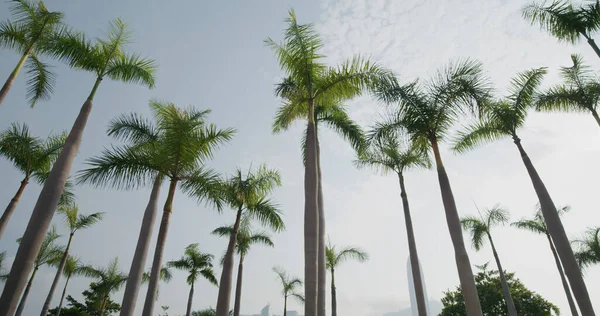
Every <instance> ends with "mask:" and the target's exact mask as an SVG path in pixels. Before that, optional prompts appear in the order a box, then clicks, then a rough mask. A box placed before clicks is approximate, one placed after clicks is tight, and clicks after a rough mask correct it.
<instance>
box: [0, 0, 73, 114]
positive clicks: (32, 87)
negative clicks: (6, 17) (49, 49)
mask: <svg viewBox="0 0 600 316" xmlns="http://www.w3.org/2000/svg"><path fill="white" fill-rule="evenodd" d="M11 3H12V6H11V8H10V10H11V12H12V16H13V19H12V21H6V22H2V23H0V47H5V48H8V49H11V50H14V51H16V52H17V53H18V54H20V55H21V59H19V62H18V63H17V65H16V66H15V69H13V71H12V72H11V73H10V75H9V76H8V79H6V82H5V83H4V85H3V86H2V89H0V104H2V101H3V100H4V98H5V97H6V95H7V94H8V91H9V90H10V88H11V86H12V85H13V82H14V81H15V79H16V78H17V75H18V74H19V71H20V70H21V68H22V67H23V65H25V63H27V65H26V67H27V72H28V74H29V76H30V78H29V79H28V80H27V85H28V87H27V97H28V98H29V104H30V105H31V106H32V107H33V106H34V105H35V103H36V102H37V101H38V100H40V99H48V98H50V94H52V90H54V74H52V72H50V70H48V68H49V66H48V64H46V63H44V62H42V61H41V60H40V59H39V55H40V54H43V53H44V52H45V50H46V47H45V45H46V44H47V42H48V41H49V40H50V38H52V37H53V36H54V35H55V33H56V32H57V31H58V28H59V27H60V26H61V20H62V18H63V16H64V15H63V13H61V12H51V11H48V9H47V8H46V5H44V2H42V1H37V3H33V2H30V1H28V0H13V1H11Z"/></svg>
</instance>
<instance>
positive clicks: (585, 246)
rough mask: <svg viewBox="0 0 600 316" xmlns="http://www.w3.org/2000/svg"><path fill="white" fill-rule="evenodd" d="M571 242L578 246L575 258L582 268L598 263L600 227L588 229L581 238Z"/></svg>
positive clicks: (599, 259)
mask: <svg viewBox="0 0 600 316" xmlns="http://www.w3.org/2000/svg"><path fill="white" fill-rule="evenodd" d="M573 243H574V244H575V245H576V246H578V247H579V249H578V250H577V251H575V259H577V263H579V265H580V266H581V268H582V269H583V268H587V267H589V266H591V265H594V264H599V263H600V227H594V228H590V229H588V231H587V232H586V233H585V235H584V237H583V238H581V239H576V240H574V241H573Z"/></svg>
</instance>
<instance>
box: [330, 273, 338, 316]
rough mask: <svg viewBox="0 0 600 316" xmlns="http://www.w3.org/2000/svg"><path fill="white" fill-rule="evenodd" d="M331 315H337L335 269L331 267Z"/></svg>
mask: <svg viewBox="0 0 600 316" xmlns="http://www.w3.org/2000/svg"><path fill="white" fill-rule="evenodd" d="M331 316H337V292H336V290H335V270H334V269H333V268H332V269H331Z"/></svg>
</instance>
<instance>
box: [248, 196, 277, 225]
mask: <svg viewBox="0 0 600 316" xmlns="http://www.w3.org/2000/svg"><path fill="white" fill-rule="evenodd" d="M247 209H248V212H249V214H250V215H251V216H252V217H253V218H255V219H257V220H258V221H259V222H260V223H261V224H262V225H263V226H267V227H269V228H270V229H271V230H273V231H275V232H280V231H283V230H285V223H284V222H283V219H282V218H281V214H282V212H281V210H280V209H279V208H278V206H277V205H276V204H274V203H273V202H272V201H270V200H268V199H260V200H258V201H256V202H255V203H252V204H251V205H248V206H247Z"/></svg>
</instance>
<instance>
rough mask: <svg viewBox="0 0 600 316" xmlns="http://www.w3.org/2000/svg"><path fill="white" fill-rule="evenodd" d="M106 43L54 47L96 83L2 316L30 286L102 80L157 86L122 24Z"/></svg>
mask: <svg viewBox="0 0 600 316" xmlns="http://www.w3.org/2000/svg"><path fill="white" fill-rule="evenodd" d="M107 37H108V39H107V40H97V41H96V43H94V44H92V43H91V42H89V41H87V40H86V39H85V38H84V36H83V35H82V34H80V33H70V32H64V34H61V35H60V36H57V37H55V38H54V39H53V40H52V43H51V44H49V50H51V51H52V54H53V55H55V56H56V57H58V58H60V59H63V60H66V61H68V63H69V64H70V66H71V67H73V68H76V69H81V70H85V71H89V72H92V73H94V74H95V76H96V82H95V83H94V87H93V88H92V91H91V92H90V95H89V96H88V97H87V99H86V101H85V102H84V104H83V106H82V107H81V110H80V112H79V115H78V116H77V118H76V119H75V123H74V124H73V127H72V128H71V131H70V132H69V136H67V140H66V142H65V145H64V147H63V150H62V151H61V152H60V154H59V156H58V158H57V159H56V163H55V164H54V165H53V166H52V170H51V171H50V174H49V176H48V180H46V182H45V183H44V186H43V188H42V191H41V192H40V195H39V198H38V200H37V202H36V204H35V207H34V208H33V214H32V217H31V220H30V221H29V223H28V224H27V228H26V230H25V234H23V242H22V243H21V245H20V246H19V249H18V250H17V254H16V256H15V261H14V263H13V266H12V268H11V272H10V276H9V277H8V280H7V281H6V285H5V291H4V292H2V296H1V297H0V314H7V315H9V314H12V313H13V311H14V308H15V306H16V302H17V300H18V297H19V296H20V295H21V292H22V291H23V288H24V286H25V278H26V277H27V275H29V273H30V272H31V270H32V268H33V267H32V265H31V259H32V258H33V257H34V256H35V254H36V253H37V252H38V250H39V249H40V246H41V243H42V241H43V239H44V234H45V232H46V231H47V230H48V227H49V226H50V222H51V221H52V216H53V215H54V211H55V209H56V206H57V205H58V202H59V199H60V195H61V194H62V192H63V190H64V187H65V183H66V181H67V177H68V176H69V173H70V172H71V165H72V163H73V159H74V158H75V155H76V154H77V151H78V150H79V146H80V144H81V138H82V136H83V131H84V129H85V125H86V123H87V119H88V117H89V115H90V113H91V110H92V102H93V100H94V96H95V94H96V91H97V90H98V87H99V86H100V83H101V82H102V80H103V79H104V78H105V77H107V78H110V79H113V80H117V81H123V82H128V83H139V84H143V85H145V86H148V87H153V86H154V71H155V69H156V67H155V65H154V62H153V61H152V60H149V59H145V58H142V57H140V55H139V54H126V53H125V50H124V46H125V44H126V43H127V42H128V41H129V39H130V33H129V32H128V31H127V29H126V27H125V23H123V22H122V21H121V20H115V21H114V22H112V23H111V25H110V29H109V31H108V32H107Z"/></svg>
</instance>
